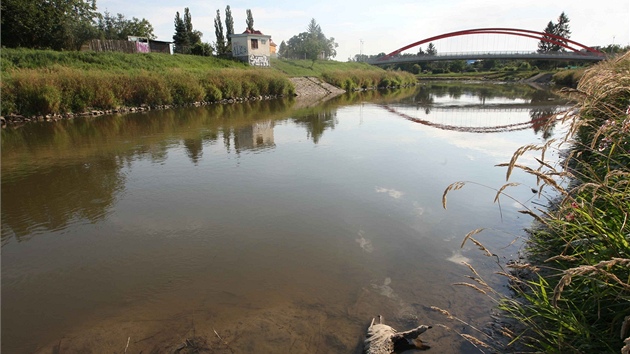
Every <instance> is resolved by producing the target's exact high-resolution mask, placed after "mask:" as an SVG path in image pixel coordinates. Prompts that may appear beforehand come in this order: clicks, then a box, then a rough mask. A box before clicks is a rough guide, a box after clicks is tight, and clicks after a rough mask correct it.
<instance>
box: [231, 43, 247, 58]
mask: <svg viewBox="0 0 630 354" xmlns="http://www.w3.org/2000/svg"><path fill="white" fill-rule="evenodd" d="M232 55H234V56H235V57H240V56H243V55H247V47H245V46H242V45H239V44H235V45H234V47H233V48H232Z"/></svg>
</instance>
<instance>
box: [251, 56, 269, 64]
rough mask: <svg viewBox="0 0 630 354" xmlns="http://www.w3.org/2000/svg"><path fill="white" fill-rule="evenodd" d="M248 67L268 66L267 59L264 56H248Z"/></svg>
mask: <svg viewBox="0 0 630 354" xmlns="http://www.w3.org/2000/svg"><path fill="white" fill-rule="evenodd" d="M249 65H251V66H270V65H269V57H268V56H266V55H254V54H252V55H250V56H249Z"/></svg>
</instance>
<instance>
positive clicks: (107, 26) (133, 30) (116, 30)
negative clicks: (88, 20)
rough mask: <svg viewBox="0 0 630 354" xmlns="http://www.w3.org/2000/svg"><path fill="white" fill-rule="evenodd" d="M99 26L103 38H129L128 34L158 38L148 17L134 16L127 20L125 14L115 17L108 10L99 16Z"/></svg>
mask: <svg viewBox="0 0 630 354" xmlns="http://www.w3.org/2000/svg"><path fill="white" fill-rule="evenodd" d="M97 28H98V31H99V36H100V37H101V38H102V39H118V40H127V37H128V36H138V37H147V38H149V39H155V38H156V37H155V35H154V34H153V26H152V25H151V23H150V22H149V21H147V20H146V19H144V18H143V19H142V20H139V19H138V18H136V17H133V18H132V19H131V20H127V19H126V18H125V16H124V15H123V14H116V16H115V17H114V16H112V15H111V14H110V13H109V12H107V11H105V13H104V14H103V15H100V16H99V19H98V25H97Z"/></svg>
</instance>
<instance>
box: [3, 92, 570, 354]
mask: <svg viewBox="0 0 630 354" xmlns="http://www.w3.org/2000/svg"><path fill="white" fill-rule="evenodd" d="M562 108H566V103H565V102H563V101H561V100H560V99H559V98H557V97H554V96H553V95H551V94H550V93H548V92H545V91H538V90H534V89H532V88H529V87H526V86H510V85H487V84H446V83H445V84H424V85H421V86H419V87H417V88H413V89H406V90H399V91H390V92H382V91H381V92H366V93H360V94H352V95H346V96H342V97H339V98H336V99H333V100H331V101H328V102H326V103H325V104H321V105H319V106H315V107H304V105H303V104H301V103H300V102H293V101H282V100H277V101H263V102H260V101H257V102H249V103H242V104H234V105H214V106H207V107H199V108H185V109H176V110H166V111H154V112H149V113H143V114H128V115H114V116H101V117H96V118H78V119H74V120H69V121H59V122H55V123H48V122H42V123H33V124H27V125H25V126H22V127H19V128H6V129H3V130H2V199H1V200H2V351H3V352H6V353H31V352H42V353H50V352H53V353H89V352H94V353H101V352H117V353H122V352H129V353H139V352H143V353H150V352H168V353H172V352H174V351H176V350H177V349H181V350H180V351H179V352H181V353H184V352H193V351H194V349H195V348H196V349H203V350H206V351H205V352H211V353H254V352H256V353H317V352H319V353H356V352H360V349H361V340H362V336H363V334H364V333H365V330H366V327H367V325H368V324H369V322H370V321H371V319H372V318H373V317H374V316H375V315H378V314H381V315H383V316H384V318H385V320H386V323H388V324H390V325H392V326H394V327H395V328H397V329H399V330H406V329H411V328H413V327H415V326H417V325H418V324H421V323H423V324H433V325H434V326H433V328H432V329H431V330H429V331H428V332H426V333H425V334H423V335H422V338H424V339H426V340H427V341H428V342H429V345H431V346H432V347H433V351H435V352H439V353H462V352H476V350H475V349H474V347H473V346H472V345H470V344H468V343H467V342H465V341H463V340H461V337H459V335H458V334H457V332H460V333H471V334H474V330H472V329H471V328H470V327H469V326H464V325H462V324H461V323H459V322H456V321H453V320H449V319H448V318H446V317H444V315H442V314H440V313H438V312H436V311H434V310H432V309H431V306H437V307H440V308H442V309H445V310H448V311H449V312H451V313H452V314H453V315H456V316H457V317H458V318H460V319H462V320H463V321H465V322H468V323H470V324H472V325H475V326H478V327H481V328H483V327H484V325H485V323H486V322H488V320H489V318H488V315H489V314H490V307H491V306H492V303H491V301H490V300H489V298H488V297H487V296H484V295H482V294H479V293H477V292H475V291H474V290H473V289H469V288H464V287H461V286H456V285H453V283H456V282H461V281H465V280H467V279H466V278H465V276H466V275H469V274H471V273H470V271H469V269H468V268H467V267H466V266H464V265H463V264H462V263H461V262H462V261H467V262H469V263H470V264H471V265H472V266H473V267H475V268H476V269H477V270H478V271H479V272H480V273H481V274H484V275H486V276H487V280H488V282H490V283H492V284H494V285H495V286H496V287H497V289H498V290H499V291H505V282H504V279H502V278H501V277H499V276H495V275H494V274H493V272H494V271H497V270H499V269H498V267H497V265H496V261H497V259H499V260H500V261H501V262H503V263H504V262H505V261H507V260H509V259H513V258H516V257H518V251H519V248H520V247H521V246H522V237H523V236H524V232H523V229H524V228H527V227H528V226H530V223H531V219H530V218H528V217H526V216H523V215H522V214H520V213H518V210H522V209H524V208H525V207H530V208H533V207H536V206H538V205H544V204H545V201H544V199H539V198H538V197H537V196H536V195H535V194H533V193H532V191H531V188H536V181H535V179H534V178H532V177H530V176H528V175H525V174H519V173H518V172H515V174H514V176H513V177H512V180H513V181H514V182H519V183H521V185H520V186H518V187H512V188H510V189H509V190H508V192H509V194H510V196H512V197H513V198H514V200H512V199H508V198H502V199H501V203H500V205H499V204H497V203H493V199H494V197H495V191H493V190H492V189H490V188H487V187H491V188H499V187H500V186H501V185H503V184H504V183H505V172H506V171H505V168H500V167H494V165H496V164H498V163H503V162H508V161H509V160H510V157H511V155H512V153H513V152H514V151H515V150H516V149H517V148H518V147H520V146H523V145H526V144H531V143H544V142H545V141H547V140H548V139H550V138H552V137H553V136H554V130H557V129H555V128H554V129H543V128H542V126H543V123H544V122H545V121H547V120H548V118H549V117H551V115H552V113H554V112H557V111H559V110H561V109H562ZM528 161H529V162H532V161H533V159H531V158H529V159H527V158H525V159H524V161H523V162H524V163H528ZM457 181H470V182H474V183H469V184H468V185H466V186H465V187H464V188H463V189H461V190H458V191H453V192H451V193H450V194H449V195H448V209H444V208H443V207H442V193H443V191H444V190H445V188H446V187H447V186H448V185H449V184H451V183H453V182H457ZM485 186H487V187H485ZM515 200H516V201H518V202H520V203H522V204H519V203H517V202H516V201H515ZM480 227H484V228H487V229H486V231H484V232H482V233H480V234H478V235H475V237H476V238H477V239H478V240H480V241H481V242H482V243H483V244H484V245H485V246H486V247H487V248H488V249H490V250H492V252H494V253H496V254H497V257H486V256H484V254H483V252H482V251H480V250H478V249H477V248H476V247H474V245H472V244H470V243H467V244H466V245H465V246H464V247H463V248H461V247H460V246H461V242H462V240H463V238H464V236H465V235H466V234H467V233H468V232H469V231H471V230H473V229H476V228H480ZM519 237H520V238H519ZM515 240H516V241H515ZM514 241H515V242H514ZM438 324H444V325H446V326H448V327H449V328H451V329H450V330H449V329H446V328H444V327H441V326H438ZM184 344H186V345H188V347H183V345H184ZM203 350H201V352H204V351H203Z"/></svg>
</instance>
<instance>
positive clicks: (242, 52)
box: [230, 29, 271, 66]
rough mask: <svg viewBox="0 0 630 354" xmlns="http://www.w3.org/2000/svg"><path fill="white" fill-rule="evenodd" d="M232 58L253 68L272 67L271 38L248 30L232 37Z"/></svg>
mask: <svg viewBox="0 0 630 354" xmlns="http://www.w3.org/2000/svg"><path fill="white" fill-rule="evenodd" d="M230 39H231V40H232V56H233V57H234V58H237V59H239V60H242V61H244V62H246V63H249V65H252V66H270V62H269V56H270V55H271V53H270V45H271V36H267V35H264V34H263V33H262V32H260V31H256V30H253V31H250V30H249V29H246V30H245V32H243V33H241V34H233V35H231V36H230Z"/></svg>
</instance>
